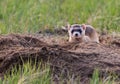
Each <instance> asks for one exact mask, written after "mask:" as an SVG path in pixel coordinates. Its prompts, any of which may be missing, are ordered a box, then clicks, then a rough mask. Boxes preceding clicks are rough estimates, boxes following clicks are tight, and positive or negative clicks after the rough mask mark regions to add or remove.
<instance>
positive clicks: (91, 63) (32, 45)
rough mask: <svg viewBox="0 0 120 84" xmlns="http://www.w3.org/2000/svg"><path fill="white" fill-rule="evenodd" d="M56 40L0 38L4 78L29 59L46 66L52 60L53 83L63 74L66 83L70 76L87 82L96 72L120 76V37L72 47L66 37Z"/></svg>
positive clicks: (23, 36) (51, 38)
mask: <svg viewBox="0 0 120 84" xmlns="http://www.w3.org/2000/svg"><path fill="white" fill-rule="evenodd" d="M56 39H57V37H55V36H45V35H19V34H10V35H2V36H0V76H3V75H4V73H6V71H7V70H9V69H10V68H11V66H13V65H16V64H17V65H19V64H22V61H27V60H28V58H31V59H33V60H34V59H36V58H37V61H41V60H43V61H44V62H47V61H48V59H49V65H50V68H51V72H52V75H53V79H56V77H57V78H59V77H60V75H61V74H62V75H63V77H64V78H66V79H67V78H68V75H69V76H71V77H73V78H76V77H79V76H80V78H81V81H84V80H85V79H86V78H90V77H91V76H92V74H93V71H94V70H95V69H96V68H98V69H99V71H100V75H101V76H106V74H107V75H109V73H115V74H117V75H118V76H120V73H119V72H120V38H119V37H116V38H113V37H108V36H101V37H100V42H101V43H100V44H97V43H68V42H67V38H66V37H65V38H62V37H59V39H57V41H56ZM64 39H65V40H64ZM106 39H107V40H106ZM21 58H22V59H21ZM55 81H57V79H56V80H55Z"/></svg>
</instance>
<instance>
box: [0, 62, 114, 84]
mask: <svg viewBox="0 0 120 84" xmlns="http://www.w3.org/2000/svg"><path fill="white" fill-rule="evenodd" d="M39 64H40V65H39V66H38V67H37V68H36V64H32V63H31V62H27V63H25V64H24V65H23V67H22V68H21V67H19V68H18V69H17V68H16V67H14V68H13V69H12V71H11V72H8V73H7V74H6V75H5V78H4V80H0V84H53V81H52V76H51V73H50V68H49V66H48V65H44V66H41V63H39ZM61 79H62V77H61ZM79 80H80V78H76V79H73V78H72V77H69V79H67V81H66V82H67V84H71V83H73V84H74V83H75V84H76V83H77V84H80V81H79ZM114 80H115V78H113V77H112V76H108V77H106V78H103V79H102V78H100V76H99V71H98V70H95V71H94V73H93V76H92V78H91V80H90V83H89V84H116V83H115V81H114ZM63 83H64V80H61V81H60V84H63Z"/></svg>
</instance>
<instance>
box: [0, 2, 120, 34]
mask: <svg viewBox="0 0 120 84" xmlns="http://www.w3.org/2000/svg"><path fill="white" fill-rule="evenodd" d="M119 11H120V3H119V0H99V1H98V0H75V1H74V0H34V1H33V0H0V33H1V34H6V33H13V32H14V33H31V32H32V33H33V32H36V31H38V30H39V29H45V28H51V29H53V28H60V27H61V26H63V25H65V23H66V22H69V23H70V24H73V23H80V24H82V23H86V24H91V25H93V26H94V27H95V28H98V29H100V30H103V29H106V30H109V31H113V30H114V31H120V12H119Z"/></svg>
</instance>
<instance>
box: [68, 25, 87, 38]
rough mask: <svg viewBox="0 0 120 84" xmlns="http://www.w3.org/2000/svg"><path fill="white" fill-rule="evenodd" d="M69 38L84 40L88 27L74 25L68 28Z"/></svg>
mask: <svg viewBox="0 0 120 84" xmlns="http://www.w3.org/2000/svg"><path fill="white" fill-rule="evenodd" d="M67 29H68V33H69V36H70V37H71V38H75V39H77V38H82V37H83V36H84V35H85V30H86V25H85V24H82V25H79V24H73V25H68V26H67Z"/></svg>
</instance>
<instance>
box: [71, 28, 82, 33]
mask: <svg viewBox="0 0 120 84" xmlns="http://www.w3.org/2000/svg"><path fill="white" fill-rule="evenodd" d="M74 32H79V33H80V34H81V33H82V30H81V29H73V30H72V31H71V33H72V34H73V33H74Z"/></svg>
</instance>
